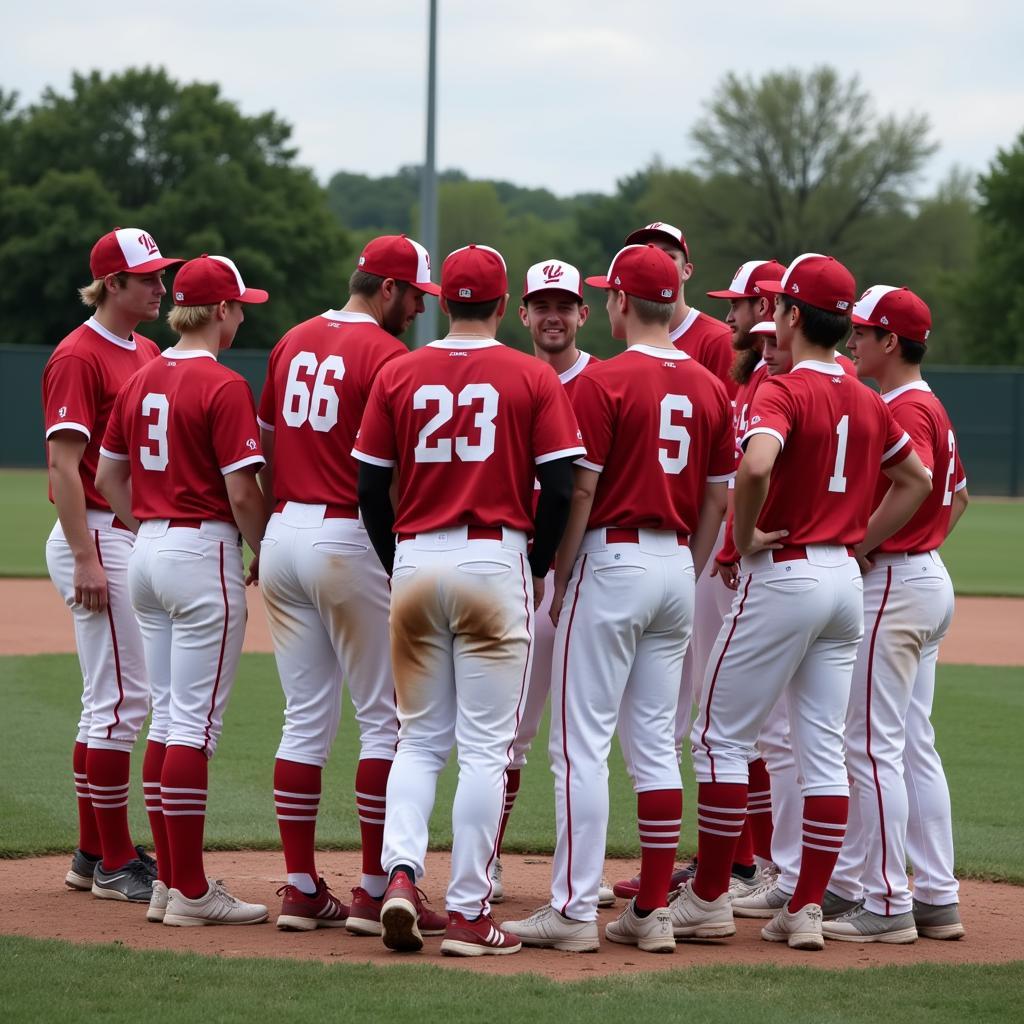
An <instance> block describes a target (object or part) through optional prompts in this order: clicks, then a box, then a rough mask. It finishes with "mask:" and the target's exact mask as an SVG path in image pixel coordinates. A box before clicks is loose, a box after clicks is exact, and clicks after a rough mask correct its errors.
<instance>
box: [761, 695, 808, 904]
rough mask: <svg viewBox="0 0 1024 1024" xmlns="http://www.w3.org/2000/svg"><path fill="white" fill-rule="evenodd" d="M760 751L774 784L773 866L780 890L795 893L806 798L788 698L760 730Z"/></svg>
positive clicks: (783, 699) (771, 782)
mask: <svg viewBox="0 0 1024 1024" xmlns="http://www.w3.org/2000/svg"><path fill="white" fill-rule="evenodd" d="M757 750H758V753H759V754H760V755H761V757H763V758H764V763H765V766H766V767H767V769H768V778H769V781H770V784H771V793H772V807H771V811H772V862H773V863H774V864H775V866H776V867H777V868H778V869H779V878H778V884H779V888H780V889H781V890H782V891H783V892H794V891H795V890H796V881H797V877H798V876H799V874H800V858H801V856H802V854H803V827H804V797H803V793H802V792H801V789H800V785H801V780H800V775H799V773H798V772H797V768H796V755H795V754H794V753H793V739H792V736H791V734H790V728H789V704H788V701H787V697H786V694H783V695H782V696H781V697H780V698H779V699H778V700H777V701H776V702H775V706H774V707H773V708H772V710H771V712H770V713H769V715H768V718H767V720H766V721H765V723H764V725H762V726H761V732H760V735H758V737H757Z"/></svg>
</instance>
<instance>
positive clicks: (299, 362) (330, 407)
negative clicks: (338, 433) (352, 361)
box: [281, 352, 345, 434]
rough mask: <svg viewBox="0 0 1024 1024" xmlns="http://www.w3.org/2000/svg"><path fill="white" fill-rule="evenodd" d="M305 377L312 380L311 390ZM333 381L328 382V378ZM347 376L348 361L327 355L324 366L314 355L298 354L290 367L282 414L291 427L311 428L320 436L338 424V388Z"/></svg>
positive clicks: (307, 353) (309, 353) (308, 353)
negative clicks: (305, 425)
mask: <svg viewBox="0 0 1024 1024" xmlns="http://www.w3.org/2000/svg"><path fill="white" fill-rule="evenodd" d="M299 374H302V375H303V376H304V377H306V378H309V377H313V378H314V379H313V388H312V391H310V387H309V385H308V384H307V383H306V381H305V380H300V379H299ZM328 374H331V375H332V377H333V380H332V381H331V382H330V383H328V381H327V375H328ZM344 376H345V360H344V359H342V357H341V356H338V355H334V356H327V357H326V358H325V359H324V361H323V362H322V363H318V362H317V358H316V355H315V354H314V353H313V352H297V353H296V354H295V356H294V357H293V358H292V361H291V363H289V365H288V383H287V385H286V387H285V390H284V403H283V405H282V408H281V415H282V416H283V417H284V421H285V423H287V424H288V426H289V427H301V426H302V424H303V423H307V422H308V423H309V425H310V426H311V427H312V428H313V429H314V430H315V431H317V433H320V434H326V433H327V431H328V430H331V429H332V428H333V427H334V425H335V424H336V423H337V422H338V390H337V385H338V384H340V383H341V381H342V378H344Z"/></svg>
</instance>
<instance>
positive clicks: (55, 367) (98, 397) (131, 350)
mask: <svg viewBox="0 0 1024 1024" xmlns="http://www.w3.org/2000/svg"><path fill="white" fill-rule="evenodd" d="M159 354H160V349H158V348H157V347H156V345H155V344H154V343H153V342H152V341H150V340H149V339H148V338H144V337H142V335H141V334H133V335H132V337H131V339H130V340H128V341H126V340H125V339H124V338H119V337H118V336H117V335H116V334H111V333H110V331H108V330H107V329H106V328H105V327H104V326H103V325H102V324H100V323H99V321H97V320H96V318H95V317H90V318H89V319H88V320H86V322H85V323H84V324H82V326H81V327H77V328H75V330H73V331H72V332H71V333H70V334H69V335H68V336H67V337H66V338H65V339H64V340H63V341H62V342H61V343H60V344H59V345H58V346H57V347H56V348H55V349H54V350H53V354H52V355H51V356H50V358H49V360H48V361H47V363H46V369H44V370H43V420H44V423H45V426H46V436H47V437H48V438H49V437H50V436H52V435H53V434H55V433H56V432H57V431H58V430H73V431H74V432H75V433H78V434H82V435H84V436H85V438H86V446H85V452H84V454H83V455H82V461H81V462H80V463H79V465H78V472H79V474H80V475H81V477H82V489H83V490H84V491H85V506H86V508H97V509H103V510H104V511H108V510H109V509H110V506H109V505H108V504H107V500H106V498H104V497H103V495H102V494H100V492H99V491H97V490H96V466H97V464H98V463H99V459H100V442H101V441H102V440H103V432H104V431H105V430H106V429H107V420H108V419H109V418H110V410H111V408H112V407H113V405H114V399H115V398H116V397H117V393H118V391H120V390H121V386H122V385H123V384H124V382H125V381H126V380H127V379H128V378H129V377H130V376H131V375H132V374H133V373H135V371H136V370H138V369H140V368H141V367H143V366H145V365H146V363H148V362H149V361H150V360H151V359H155V358H156V357H157V356H158V355H159ZM47 461H49V449H47ZM50 501H53V491H52V489H51V491H50Z"/></svg>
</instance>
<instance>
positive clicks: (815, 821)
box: [789, 796, 850, 914]
mask: <svg viewBox="0 0 1024 1024" xmlns="http://www.w3.org/2000/svg"><path fill="white" fill-rule="evenodd" d="M849 812H850V798H849V797H847V796H805V797H804V829H803V849H802V851H801V855H800V875H799V877H798V878H797V882H796V892H794V893H793V896H792V898H791V899H790V901H789V912H790V913H791V914H795V913H796V912H797V911H798V910H799V909H800V908H801V907H804V906H806V905H807V904H808V903H817V904H819V905H820V904H821V901H822V899H823V898H824V896H825V887H826V886H827V885H828V880H829V879H830V878H831V877H832V870H833V868H835V866H836V861H837V860H838V859H839V851H840V850H841V849H842V848H843V840H844V839H845V838H846V818H847V815H848V814H849Z"/></svg>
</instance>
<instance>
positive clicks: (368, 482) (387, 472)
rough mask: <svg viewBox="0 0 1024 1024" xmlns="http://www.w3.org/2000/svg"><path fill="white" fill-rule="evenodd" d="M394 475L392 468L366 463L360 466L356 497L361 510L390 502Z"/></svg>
mask: <svg viewBox="0 0 1024 1024" xmlns="http://www.w3.org/2000/svg"><path fill="white" fill-rule="evenodd" d="M392 473H393V470H392V469H391V467H390V466H389V467H386V468H385V467H383V466H371V465H370V464H369V463H366V462H361V463H360V464H359V476H358V479H357V481H356V496H357V497H358V499H359V507H360V508H375V507H376V506H378V505H379V504H380V503H381V502H382V501H385V500H387V501H390V491H391V477H392Z"/></svg>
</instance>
